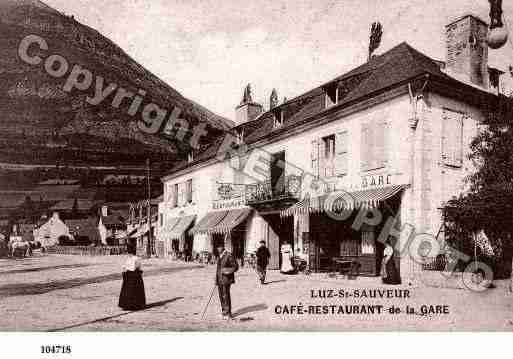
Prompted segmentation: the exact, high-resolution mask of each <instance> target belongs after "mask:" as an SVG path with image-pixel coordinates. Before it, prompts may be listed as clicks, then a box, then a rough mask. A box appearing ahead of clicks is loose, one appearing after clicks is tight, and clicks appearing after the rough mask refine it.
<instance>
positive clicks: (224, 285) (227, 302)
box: [216, 243, 239, 319]
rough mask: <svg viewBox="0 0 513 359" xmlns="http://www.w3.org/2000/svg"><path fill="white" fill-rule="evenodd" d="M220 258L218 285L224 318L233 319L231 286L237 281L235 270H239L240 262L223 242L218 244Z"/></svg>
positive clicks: (218, 261) (218, 263) (217, 273)
mask: <svg viewBox="0 0 513 359" xmlns="http://www.w3.org/2000/svg"><path fill="white" fill-rule="evenodd" d="M217 253H219V258H218V260H217V270H216V285H217V289H218V291H219V300H220V301H221V310H222V315H223V319H232V301H231V296H230V286H231V285H232V284H233V283H235V272H237V271H238V270H239V264H238V263H237V260H236V259H235V258H234V256H233V255H232V254H231V253H230V252H229V251H228V250H226V249H225V248H224V244H223V243H221V244H219V245H218V246H217Z"/></svg>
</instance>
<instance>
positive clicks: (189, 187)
mask: <svg viewBox="0 0 513 359" xmlns="http://www.w3.org/2000/svg"><path fill="white" fill-rule="evenodd" d="M186 191H187V192H186V193H187V200H186V201H187V203H192V179H189V180H187V188H186Z"/></svg>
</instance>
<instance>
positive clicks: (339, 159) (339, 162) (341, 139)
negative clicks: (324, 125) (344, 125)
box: [335, 131, 349, 175]
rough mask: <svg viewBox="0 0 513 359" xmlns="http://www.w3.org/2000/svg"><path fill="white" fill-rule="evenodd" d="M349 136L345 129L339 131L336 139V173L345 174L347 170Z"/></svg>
mask: <svg viewBox="0 0 513 359" xmlns="http://www.w3.org/2000/svg"><path fill="white" fill-rule="evenodd" d="M348 140H349V137H348V133H347V131H341V132H339V133H338V134H337V139H336V142H335V143H336V146H335V147H336V157H335V172H336V174H337V175H345V174H347V172H348V162H349V143H348Z"/></svg>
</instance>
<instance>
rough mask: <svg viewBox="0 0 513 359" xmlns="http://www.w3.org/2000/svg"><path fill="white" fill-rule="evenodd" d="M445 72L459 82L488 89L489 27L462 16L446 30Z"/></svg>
mask: <svg viewBox="0 0 513 359" xmlns="http://www.w3.org/2000/svg"><path fill="white" fill-rule="evenodd" d="M445 31H446V41H447V46H446V49H447V55H446V71H447V73H448V74H450V75H452V76H454V77H455V78H457V79H458V80H460V81H463V82H467V83H471V84H474V85H477V86H480V87H483V88H485V89H488V88H489V75H488V45H487V42H486V39H487V36H488V25H487V24H486V22H484V21H483V20H481V19H479V18H478V17H476V16H474V15H465V16H463V17H460V18H459V19H457V20H455V21H453V22H451V23H450V24H449V25H447V26H446V28H445Z"/></svg>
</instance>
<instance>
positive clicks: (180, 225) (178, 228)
mask: <svg viewBox="0 0 513 359" xmlns="http://www.w3.org/2000/svg"><path fill="white" fill-rule="evenodd" d="M174 219H176V220H177V221H175V225H174V227H173V228H172V229H171V230H170V231H169V232H165V234H164V235H165V236H168V237H169V238H170V239H180V238H182V237H183V236H184V235H185V232H186V231H187V230H188V229H189V228H190V227H191V225H192V223H193V222H194V221H195V220H196V216H186V217H180V218H174Z"/></svg>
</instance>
